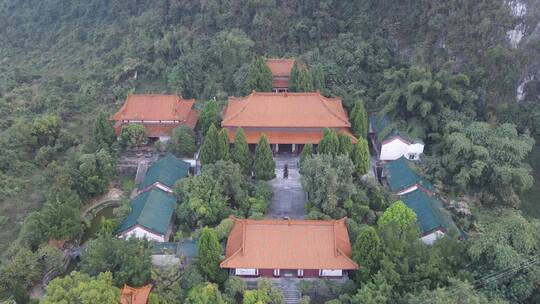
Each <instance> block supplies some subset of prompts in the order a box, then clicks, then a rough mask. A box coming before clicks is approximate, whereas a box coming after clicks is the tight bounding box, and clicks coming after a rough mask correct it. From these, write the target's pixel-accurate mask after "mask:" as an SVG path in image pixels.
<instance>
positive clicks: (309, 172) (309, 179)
mask: <svg viewBox="0 0 540 304" xmlns="http://www.w3.org/2000/svg"><path fill="white" fill-rule="evenodd" d="M352 170H353V165H352V162H351V160H350V159H349V157H347V156H344V155H338V156H336V157H335V158H334V157H332V156H330V155H317V156H314V157H313V158H308V159H306V160H305V161H304V163H302V166H301V168H300V171H301V173H302V176H301V183H302V188H304V190H305V191H306V192H307V194H308V199H309V201H308V204H307V209H308V211H317V212H322V213H324V214H326V215H329V216H331V217H332V218H341V217H344V216H346V215H347V211H346V210H345V204H346V203H347V202H348V201H350V200H351V197H352V196H353V194H355V192H356V187H355V185H354V183H353V178H352V172H353V171H352Z"/></svg>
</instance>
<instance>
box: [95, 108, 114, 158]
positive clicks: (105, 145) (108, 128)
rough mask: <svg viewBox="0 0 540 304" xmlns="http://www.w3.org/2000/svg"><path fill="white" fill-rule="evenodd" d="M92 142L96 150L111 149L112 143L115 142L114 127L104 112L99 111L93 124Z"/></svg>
mask: <svg viewBox="0 0 540 304" xmlns="http://www.w3.org/2000/svg"><path fill="white" fill-rule="evenodd" d="M94 142H95V144H96V147H95V148H96V151H99V150H101V149H107V150H109V151H111V147H112V145H113V144H114V143H115V142H116V134H115V133H114V128H113V126H112V124H111V122H110V121H109V119H108V118H107V115H105V113H103V112H101V113H99V115H98V117H97V120H96V124H95V125H94Z"/></svg>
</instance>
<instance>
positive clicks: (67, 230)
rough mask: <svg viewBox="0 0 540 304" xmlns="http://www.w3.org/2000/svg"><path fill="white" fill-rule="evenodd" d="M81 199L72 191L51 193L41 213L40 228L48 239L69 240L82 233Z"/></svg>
mask: <svg viewBox="0 0 540 304" xmlns="http://www.w3.org/2000/svg"><path fill="white" fill-rule="evenodd" d="M80 205H81V199H80V198H79V196H78V195H77V193H75V192H74V191H71V190H59V191H51V193H49V194H48V197H47V201H46V203H45V205H43V208H42V209H41V211H40V212H38V213H37V219H38V227H36V228H37V229H39V230H41V231H42V232H43V233H44V235H45V236H46V237H47V238H52V239H57V240H69V239H71V238H72V237H74V236H75V235H76V234H78V233H79V232H80V231H81V216H80Z"/></svg>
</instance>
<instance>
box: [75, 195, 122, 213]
mask: <svg viewBox="0 0 540 304" xmlns="http://www.w3.org/2000/svg"><path fill="white" fill-rule="evenodd" d="M123 197H124V192H123V191H122V190H120V189H118V188H110V189H109V191H108V192H107V193H105V194H103V195H101V196H98V197H96V198H94V199H92V200H91V201H90V202H89V203H87V204H85V205H84V206H83V208H82V211H81V216H82V217H84V216H86V214H88V212H90V211H92V210H94V209H95V208H97V207H99V206H100V205H102V204H104V203H106V202H109V201H119V200H121V199H122V198H123Z"/></svg>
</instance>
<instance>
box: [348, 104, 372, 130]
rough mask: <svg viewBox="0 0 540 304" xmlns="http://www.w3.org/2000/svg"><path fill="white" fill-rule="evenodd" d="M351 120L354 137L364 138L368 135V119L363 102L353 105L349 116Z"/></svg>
mask: <svg viewBox="0 0 540 304" xmlns="http://www.w3.org/2000/svg"><path fill="white" fill-rule="evenodd" d="M350 116H351V117H350V119H351V128H352V131H353V133H354V135H355V136H356V137H357V138H358V139H360V138H366V136H367V133H368V117H367V113H366V109H365V108H364V102H363V101H357V102H356V103H355V104H354V108H353V110H352V112H351V115H350Z"/></svg>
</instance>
